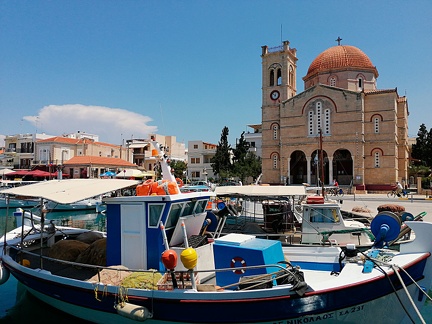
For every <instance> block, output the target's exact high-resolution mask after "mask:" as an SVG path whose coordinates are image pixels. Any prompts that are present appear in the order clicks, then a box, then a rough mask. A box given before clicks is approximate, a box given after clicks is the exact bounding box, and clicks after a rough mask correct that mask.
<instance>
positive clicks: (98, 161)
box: [63, 156, 137, 167]
mask: <svg viewBox="0 0 432 324" xmlns="http://www.w3.org/2000/svg"><path fill="white" fill-rule="evenodd" d="M63 164H64V165H89V164H93V165H115V166H122V167H137V165H136V164H133V163H131V162H128V161H125V160H122V159H119V158H110V157H102V156H74V157H73V158H71V159H69V160H67V161H65V162H64V163H63Z"/></svg>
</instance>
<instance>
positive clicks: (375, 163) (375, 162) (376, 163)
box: [374, 151, 380, 168]
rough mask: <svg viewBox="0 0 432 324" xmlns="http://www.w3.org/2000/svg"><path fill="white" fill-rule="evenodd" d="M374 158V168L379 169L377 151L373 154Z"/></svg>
mask: <svg viewBox="0 0 432 324" xmlns="http://www.w3.org/2000/svg"><path fill="white" fill-rule="evenodd" d="M374 158H375V159H374V166H375V168H379V167H380V154H379V152H378V151H377V152H375V153H374Z"/></svg>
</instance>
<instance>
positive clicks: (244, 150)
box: [233, 132, 261, 182]
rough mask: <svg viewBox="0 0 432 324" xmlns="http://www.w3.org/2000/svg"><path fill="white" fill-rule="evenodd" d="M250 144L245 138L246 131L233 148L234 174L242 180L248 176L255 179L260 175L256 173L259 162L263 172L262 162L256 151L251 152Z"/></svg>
mask: <svg viewBox="0 0 432 324" xmlns="http://www.w3.org/2000/svg"><path fill="white" fill-rule="evenodd" d="M249 148H250V144H249V143H248V142H246V140H245V138H244V132H243V133H242V134H241V135H240V139H239V140H238V141H237V143H236V147H235V149H234V150H233V155H234V156H233V174H234V175H235V176H237V177H238V178H239V179H240V181H241V182H244V180H245V179H246V178H247V177H253V178H254V179H255V178H256V177H257V176H258V175H259V173H258V175H255V172H256V166H257V162H258V168H259V170H260V171H259V172H261V163H260V161H259V159H258V160H257V157H256V156H255V154H254V153H252V152H249Z"/></svg>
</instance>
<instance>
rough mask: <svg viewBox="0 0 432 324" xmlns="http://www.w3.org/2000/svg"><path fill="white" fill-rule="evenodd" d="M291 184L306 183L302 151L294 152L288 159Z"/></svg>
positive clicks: (304, 161) (305, 167)
mask: <svg viewBox="0 0 432 324" xmlns="http://www.w3.org/2000/svg"><path fill="white" fill-rule="evenodd" d="M290 170H291V179H290V180H291V181H290V183H291V184H302V183H304V182H307V162H306V155H305V154H304V153H303V152H302V151H294V152H292V153H291V157H290Z"/></svg>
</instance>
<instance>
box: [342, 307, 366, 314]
mask: <svg viewBox="0 0 432 324" xmlns="http://www.w3.org/2000/svg"><path fill="white" fill-rule="evenodd" d="M363 309H364V305H359V306H353V307H351V308H347V309H344V310H340V311H339V316H343V315H347V314H350V313H355V312H359V311H362V310H363Z"/></svg>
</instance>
